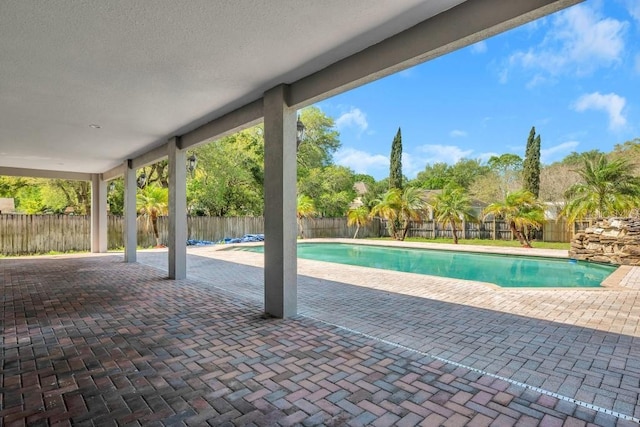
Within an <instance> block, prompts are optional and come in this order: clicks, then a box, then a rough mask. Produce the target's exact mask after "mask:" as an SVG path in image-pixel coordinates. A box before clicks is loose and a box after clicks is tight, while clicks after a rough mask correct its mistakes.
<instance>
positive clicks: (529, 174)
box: [522, 126, 541, 198]
mask: <svg viewBox="0 0 640 427" xmlns="http://www.w3.org/2000/svg"><path fill="white" fill-rule="evenodd" d="M540 144H541V140H540V135H537V136H536V128H535V127H533V126H532V127H531V131H530V132H529V138H528V139H527V150H526V152H525V157H524V164H523V168H522V183H523V187H524V189H525V190H527V191H530V192H531V193H533V195H534V196H536V198H537V197H538V195H539V194H540Z"/></svg>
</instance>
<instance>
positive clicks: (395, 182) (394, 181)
mask: <svg viewBox="0 0 640 427" xmlns="http://www.w3.org/2000/svg"><path fill="white" fill-rule="evenodd" d="M390 160H391V161H390V164H389V188H398V189H400V190H402V134H401V132H400V128H398V132H397V133H396V136H395V137H394V138H393V143H392V144H391V158H390Z"/></svg>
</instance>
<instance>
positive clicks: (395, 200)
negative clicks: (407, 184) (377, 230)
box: [369, 188, 400, 240]
mask: <svg viewBox="0 0 640 427" xmlns="http://www.w3.org/2000/svg"><path fill="white" fill-rule="evenodd" d="M372 203H373V207H372V208H371V211H370V212H369V217H371V218H373V217H376V216H379V217H380V218H382V219H384V220H386V221H387V228H388V229H389V234H390V235H391V237H393V238H394V239H396V240H398V228H397V224H396V223H397V221H398V209H399V207H400V190H399V189H397V188H392V189H390V190H388V191H387V192H385V193H383V194H382V195H381V196H380V197H378V198H376V199H374V200H373V202H372Z"/></svg>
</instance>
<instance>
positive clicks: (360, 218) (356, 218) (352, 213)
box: [347, 206, 371, 239]
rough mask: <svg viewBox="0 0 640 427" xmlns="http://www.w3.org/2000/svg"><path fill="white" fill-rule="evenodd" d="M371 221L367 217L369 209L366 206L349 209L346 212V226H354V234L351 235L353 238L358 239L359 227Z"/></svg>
mask: <svg viewBox="0 0 640 427" xmlns="http://www.w3.org/2000/svg"><path fill="white" fill-rule="evenodd" d="M370 221H371V218H370V217H369V209H367V207H366V206H358V207H357V208H350V209H349V211H347V225H348V226H350V227H351V226H353V225H355V226H356V232H355V233H354V234H353V238H354V239H355V238H356V237H358V231H360V227H362V226H365V225H367V224H368V223H369V222H370Z"/></svg>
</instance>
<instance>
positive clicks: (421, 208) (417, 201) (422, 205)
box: [398, 187, 429, 240]
mask: <svg viewBox="0 0 640 427" xmlns="http://www.w3.org/2000/svg"><path fill="white" fill-rule="evenodd" d="M428 206H429V205H428V203H427V202H426V200H425V197H424V190H422V189H420V188H416V187H407V188H405V189H404V191H403V192H402V194H401V195H400V209H399V212H398V219H399V220H400V221H402V237H401V239H400V240H404V239H405V238H406V237H407V233H408V232H409V225H410V224H411V221H417V222H421V221H422V218H423V217H424V216H425V214H426V212H427V208H428Z"/></svg>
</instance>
